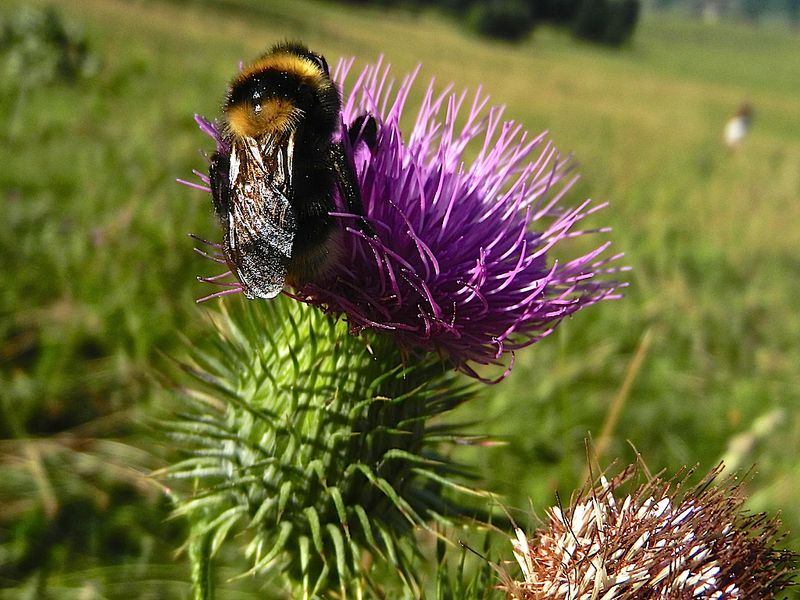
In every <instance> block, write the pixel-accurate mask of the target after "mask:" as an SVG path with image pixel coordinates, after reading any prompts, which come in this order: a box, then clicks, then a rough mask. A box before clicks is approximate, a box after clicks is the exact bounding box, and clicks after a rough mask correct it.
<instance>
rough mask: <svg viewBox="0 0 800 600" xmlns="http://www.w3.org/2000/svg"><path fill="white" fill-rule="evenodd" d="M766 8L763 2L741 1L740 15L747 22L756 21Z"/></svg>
mask: <svg viewBox="0 0 800 600" xmlns="http://www.w3.org/2000/svg"><path fill="white" fill-rule="evenodd" d="M767 8H768V6H767V3H766V2H764V0H742V14H743V15H744V17H745V18H746V19H747V20H748V21H754V22H755V21H758V20H759V19H760V18H761V17H762V15H763V14H764V12H766V10H767Z"/></svg>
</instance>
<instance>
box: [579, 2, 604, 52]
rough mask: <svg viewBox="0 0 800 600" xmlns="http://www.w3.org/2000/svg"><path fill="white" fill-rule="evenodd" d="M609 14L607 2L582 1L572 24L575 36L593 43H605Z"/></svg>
mask: <svg viewBox="0 0 800 600" xmlns="http://www.w3.org/2000/svg"><path fill="white" fill-rule="evenodd" d="M608 12H609V11H608V3H607V2H606V0H581V3H580V5H579V7H578V12H577V14H576V15H575V21H574V22H573V24H572V28H573V31H574V32H575V35H576V36H578V37H579V38H581V39H584V40H589V41H592V42H602V41H604V39H605V35H606V22H607V20H608Z"/></svg>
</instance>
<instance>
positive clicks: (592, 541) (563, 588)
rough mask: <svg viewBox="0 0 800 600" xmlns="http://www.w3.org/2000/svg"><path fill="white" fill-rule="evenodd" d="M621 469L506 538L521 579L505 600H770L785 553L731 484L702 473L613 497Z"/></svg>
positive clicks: (768, 522)
mask: <svg viewBox="0 0 800 600" xmlns="http://www.w3.org/2000/svg"><path fill="white" fill-rule="evenodd" d="M633 473H634V470H633V469H628V470H627V471H626V472H625V473H623V475H622V476H620V477H618V478H616V479H615V480H613V481H608V480H606V479H604V478H603V479H601V480H600V483H599V485H597V486H596V487H595V488H594V489H592V490H586V491H583V492H581V493H580V494H578V495H577V497H576V498H575V499H574V500H573V502H572V504H571V505H570V507H569V509H567V510H566V511H564V510H562V509H561V508H559V507H554V508H551V509H550V510H549V511H548V513H547V515H548V519H547V521H548V522H547V526H546V527H544V528H542V529H540V530H538V531H537V532H536V533H535V534H534V535H533V536H532V537H531V538H530V539H529V538H527V537H526V536H525V535H524V533H523V532H522V531H521V530H519V529H518V530H517V531H516V538H515V539H512V545H513V548H514V557H515V558H516V560H517V563H518V564H519V567H520V569H521V570H522V575H523V577H522V579H519V580H518V579H516V578H514V577H511V576H510V575H508V573H507V572H506V574H505V577H504V579H505V583H504V587H505V589H506V591H507V592H508V597H509V598H514V599H515V600H534V599H535V600H551V599H552V600H556V599H564V600H567V599H570V600H597V599H600V600H618V599H619V600H622V599H623V598H624V599H632V600H683V599H686V600H689V599H696V600H700V599H702V600H735V599H742V600H744V599H754V598H759V599H762V598H772V597H773V595H774V594H775V593H776V592H778V591H779V590H781V589H783V588H785V587H786V586H787V585H789V578H790V575H791V570H792V569H793V567H794V556H793V555H791V554H790V553H788V552H782V551H779V550H777V549H776V548H775V546H776V543H777V541H778V539H779V536H778V529H779V525H780V524H779V521H778V519H777V518H773V519H769V518H767V517H765V516H764V515H747V514H745V513H743V512H742V511H741V508H742V504H743V502H744V495H743V493H742V490H741V484H737V483H736V482H735V480H733V479H727V480H725V481H723V482H722V483H721V484H719V485H718V486H712V480H713V479H714V477H715V476H716V475H717V474H718V471H713V472H712V473H710V474H709V475H708V476H707V477H706V478H705V479H704V481H703V482H702V483H701V484H700V485H698V486H697V487H695V488H692V489H689V490H687V491H684V490H683V485H684V484H685V478H684V479H681V480H678V481H673V482H665V481H663V480H660V479H658V478H656V479H653V480H651V481H649V482H647V483H645V484H643V485H641V486H639V487H638V489H636V490H635V491H634V492H633V493H629V494H625V493H621V491H620V489H619V488H620V486H621V485H622V484H623V483H625V482H626V481H627V480H629V479H630V478H631V476H632V475H633Z"/></svg>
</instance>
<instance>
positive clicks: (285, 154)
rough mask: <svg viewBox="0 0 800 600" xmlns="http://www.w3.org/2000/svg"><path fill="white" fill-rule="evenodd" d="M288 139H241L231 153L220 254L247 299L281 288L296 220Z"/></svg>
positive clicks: (275, 292)
mask: <svg viewBox="0 0 800 600" xmlns="http://www.w3.org/2000/svg"><path fill="white" fill-rule="evenodd" d="M293 152H294V138H293V137H289V138H288V139H285V140H280V139H276V138H274V137H268V138H265V139H255V138H246V139H245V140H243V141H242V142H240V143H236V144H234V145H233V147H232V148H231V156H230V171H229V178H228V181H229V182H230V184H229V185H230V193H229V196H228V211H227V222H226V223H225V227H226V232H225V251H226V253H227V255H228V259H229V261H230V262H231V263H232V266H233V267H234V268H235V270H236V274H237V276H238V277H239V281H241V283H242V284H243V286H244V293H245V295H246V296H247V297H249V298H255V297H258V298H273V297H275V296H277V295H278V294H279V293H280V292H281V290H283V287H284V281H285V279H286V270H287V265H288V263H289V260H290V259H291V256H292V243H293V242H294V237H295V233H296V231H297V219H296V217H295V213H294V209H293V208H292V205H291V202H290V200H289V197H290V196H291V194H292V180H291V179H292V156H293Z"/></svg>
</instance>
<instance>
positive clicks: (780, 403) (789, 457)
mask: <svg viewBox="0 0 800 600" xmlns="http://www.w3.org/2000/svg"><path fill="white" fill-rule="evenodd" d="M13 5H14V6H17V7H18V6H21V4H19V3H13ZM55 5H56V6H57V7H58V9H59V11H60V12H61V14H62V15H63V16H64V17H65V19H66V20H67V21H69V22H70V23H74V24H76V25H78V26H80V27H81V28H82V29H83V30H84V31H85V33H86V35H87V37H88V40H89V44H90V49H91V51H92V52H93V54H94V55H95V57H96V59H97V61H98V62H97V71H96V74H94V75H93V76H92V77H89V78H86V79H84V80H80V81H78V82H76V83H73V84H65V83H56V84H51V85H46V86H40V85H34V84H30V85H29V84H28V83H27V82H25V81H24V77H23V78H22V80H21V81H20V82H18V84H16V85H15V84H14V82H11V83H10V84H9V85H6V86H5V87H4V88H3V92H2V96H0V194H2V204H1V205H0V206H2V223H1V224H0V247H1V248H2V255H3V259H2V270H1V271H0V273H2V285H0V410H1V411H2V413H1V414H0V469H1V470H0V478H2V481H3V483H2V485H0V506H2V507H3V508H2V510H0V598H22V597H28V598H39V597H43V598H44V597H49V596H47V595H44V590H49V591H50V592H51V593H53V594H54V595H53V597H59V598H72V597H75V598H78V597H80V598H114V597H122V596H127V597H130V596H131V593H132V592H131V588H130V587H129V586H130V585H131V582H141V583H140V584H137V585H139V587H138V590H140V592H139V596H137V597H147V598H161V597H185V596H186V594H187V590H188V587H186V585H185V583H184V582H186V581H188V577H189V575H188V562H187V560H186V555H185V553H183V554H181V555H178V557H177V558H176V554H175V551H176V550H177V549H178V547H179V546H180V544H181V543H182V542H183V540H184V535H185V531H184V530H183V526H182V524H181V523H180V522H178V521H174V520H168V515H169V510H170V505H169V502H168V499H167V497H166V495H165V494H164V492H163V490H162V488H161V486H160V485H159V484H157V483H156V482H155V481H154V480H152V479H150V478H149V477H148V473H149V472H150V471H151V470H153V469H157V468H159V467H161V466H163V465H164V460H165V457H166V456H168V455H169V453H170V451H171V449H170V448H169V447H168V442H167V441H166V440H165V439H163V438H160V437H159V436H158V434H157V433H155V432H154V430H153V428H152V426H151V425H152V420H153V419H155V418H157V417H160V416H164V414H165V412H166V411H168V410H170V406H171V403H172V399H171V398H172V392H171V391H170V390H169V385H170V384H169V379H170V375H169V374H170V373H172V372H174V370H175V367H174V365H173V364H172V361H171V359H170V357H172V356H182V355H184V354H185V353H186V349H187V348H188V347H189V346H190V345H191V344H192V343H195V342H198V341H199V340H202V339H203V338H204V337H205V336H208V335H209V333H210V330H211V325H210V321H209V319H208V317H207V314H208V312H209V310H211V311H213V310H214V307H215V304H219V303H230V302H242V301H243V300H241V299H239V298H228V299H223V300H221V301H220V300H215V301H212V302H211V303H210V304H207V305H204V306H198V305H197V304H195V302H194V300H195V298H198V297H200V296H203V295H205V294H206V293H208V289H207V287H206V286H204V285H203V284H201V283H199V282H198V281H196V279H195V277H196V275H205V276H209V275H212V274H215V273H216V272H215V271H214V266H213V265H212V264H211V263H209V262H208V261H207V260H205V259H203V258H202V257H200V256H198V255H197V254H195V253H194V252H193V251H192V247H193V242H192V240H191V239H190V238H189V237H188V236H187V234H188V233H190V232H191V233H195V234H197V235H199V236H200V237H204V238H207V239H217V238H218V237H219V231H218V229H217V225H216V223H215V220H214V217H213V214H212V208H211V202H210V200H209V198H208V197H207V196H206V195H204V194H202V193H201V192H198V191H194V190H190V189H188V188H185V187H182V186H179V185H177V184H176V183H175V179H176V178H181V177H182V178H187V177H190V176H191V170H192V169H193V168H194V169H203V168H204V165H205V162H204V159H203V158H202V156H201V154H200V152H199V150H201V149H202V150H206V151H210V150H211V144H210V143H209V142H210V140H209V139H208V138H207V137H206V136H204V135H203V134H202V133H200V132H199V131H198V130H197V128H196V126H195V124H194V122H193V119H192V116H193V114H194V113H200V114H203V115H207V116H209V117H213V116H215V115H217V114H218V111H219V106H220V103H221V101H222V98H223V95H224V92H225V88H226V85H227V82H228V80H229V79H230V77H231V76H232V74H233V73H234V72H235V70H236V68H237V65H238V63H239V61H241V60H248V59H249V58H252V57H254V56H256V55H257V54H259V53H260V52H262V51H263V50H264V49H265V48H266V47H268V46H269V45H271V44H272V43H274V42H275V41H277V40H281V39H285V38H299V39H302V40H304V41H305V42H306V43H307V44H308V45H309V46H310V47H311V48H313V49H316V50H318V51H320V52H323V53H324V54H325V55H326V56H327V58H328V60H329V62H331V63H334V62H335V60H336V58H337V57H340V56H344V57H350V56H354V57H355V58H356V66H355V68H356V69H357V68H358V67H359V65H363V64H365V63H367V62H371V61H374V60H375V59H376V58H377V57H379V56H381V55H382V56H384V57H385V60H386V61H387V62H389V63H391V64H392V65H393V73H394V74H395V76H396V77H397V78H398V79H400V78H401V77H402V76H403V75H404V74H406V73H407V72H408V71H410V70H411V69H413V68H414V67H415V66H416V65H417V64H421V65H422V67H421V71H420V75H419V78H418V83H419V85H418V86H417V88H416V96H414V97H412V99H411V100H410V104H409V106H413V105H414V98H417V99H418V98H420V97H421V94H422V92H423V91H424V87H425V85H426V84H427V82H428V80H429V79H430V78H432V77H435V78H436V81H437V82H438V85H440V86H442V87H443V86H445V85H446V84H448V83H450V82H452V83H453V84H454V86H455V89H456V90H460V89H462V88H464V89H468V90H475V89H476V88H477V87H478V86H482V88H483V90H485V91H486V92H487V93H488V94H490V95H491V98H492V102H494V103H497V104H504V105H505V106H506V113H505V114H506V116H507V117H508V118H509V119H513V120H516V121H519V122H522V123H523V124H524V125H525V126H526V127H527V128H528V129H529V130H530V131H532V132H539V131H541V130H544V129H547V130H549V132H550V135H551V137H552V140H553V141H554V142H555V144H556V146H557V147H558V148H559V149H560V151H561V152H562V153H564V154H569V153H571V154H573V155H574V157H575V160H576V161H577V162H578V163H579V169H580V173H581V176H582V177H581V180H580V182H579V183H578V184H577V185H576V186H575V187H574V188H573V189H572V191H571V192H570V194H569V196H568V202H567V204H576V203H578V202H580V201H581V200H582V199H584V198H587V197H591V198H593V199H595V200H597V201H608V202H609V203H610V204H609V206H608V207H607V208H605V209H604V210H602V211H600V212H599V213H596V214H595V215H594V216H592V218H591V221H590V222H589V223H588V224H587V226H589V227H605V226H608V227H611V228H612V230H613V231H612V232H611V233H610V234H608V235H607V237H608V238H609V239H611V240H612V241H613V248H614V250H616V251H619V252H624V253H625V257H624V259H623V260H622V261H621V262H620V265H627V266H630V267H631V268H632V270H631V271H630V272H626V273H623V274H621V275H620V277H621V278H623V279H624V280H626V281H628V282H629V286H628V287H627V288H626V289H625V290H624V298H623V299H621V300H618V301H610V302H604V303H601V304H600V305H598V306H593V307H590V308H588V309H587V310H585V311H582V312H580V313H579V314H577V315H576V316H574V317H572V318H571V319H569V320H568V321H565V322H564V323H562V324H561V325H560V326H559V328H558V329H557V330H556V332H555V333H554V334H553V335H552V336H550V337H548V338H546V339H545V340H543V341H541V342H540V343H538V344H536V345H535V346H533V347H531V348H528V349H526V350H523V351H521V352H520V353H519V354H518V356H517V359H516V366H515V368H514V370H513V372H512V373H511V375H510V376H509V377H508V378H507V379H506V380H505V381H503V382H502V383H500V384H498V385H494V386H486V387H485V388H483V390H482V392H481V396H480V398H478V399H476V400H475V401H474V403H473V404H472V405H471V406H468V407H466V408H465V409H464V410H462V411H461V412H460V413H459V414H457V415H455V416H454V418H456V419H459V420H463V421H476V422H477V424H476V425H475V426H474V428H473V429H474V430H475V431H476V432H488V433H491V434H492V435H493V436H494V437H495V438H497V439H498V440H500V441H502V442H503V444H502V445H494V446H487V447H483V448H480V449H479V450H476V449H462V450H458V451H457V452H458V454H457V458H460V459H461V460H463V461H466V462H471V463H472V464H475V465H476V466H477V471H478V474H479V476H480V477H481V480H482V483H483V485H484V486H485V487H487V488H488V489H491V490H494V491H496V492H497V493H498V494H501V495H502V498H503V502H504V503H505V504H507V505H508V506H516V507H521V508H528V507H530V506H532V507H533V508H534V510H535V512H536V513H537V514H538V515H539V516H541V515H543V513H544V510H545V509H546V508H547V507H548V506H551V505H553V504H555V503H556V496H557V495H559V496H560V497H561V498H562V499H563V501H564V502H566V501H567V499H568V498H569V496H570V494H571V492H572V491H573V490H574V489H576V487H579V486H580V485H581V483H582V482H583V481H584V478H585V475H586V469H587V455H589V454H592V455H595V454H599V456H596V457H595V458H593V459H592V460H593V461H595V462H596V463H597V464H600V465H602V466H606V465H608V464H610V463H612V462H614V461H617V463H618V464H625V463H628V462H633V461H635V460H637V453H638V454H639V455H641V461H642V462H643V463H644V464H645V465H646V466H647V469H649V471H650V472H652V473H658V472H660V471H662V470H664V471H665V472H666V474H667V475H669V474H672V473H674V472H676V471H678V470H679V469H680V468H681V467H683V466H694V465H697V467H698V471H699V472H700V473H704V472H706V471H708V470H710V469H711V468H712V467H714V466H715V465H717V464H718V463H719V462H720V461H721V460H723V459H724V460H725V461H726V464H728V466H729V467H730V468H731V470H732V471H733V470H736V471H739V472H741V473H744V472H746V471H748V470H750V474H749V478H748V479H747V483H746V485H747V490H748V493H749V495H750V499H749V501H748V504H747V507H748V508H749V509H750V510H752V511H767V512H768V513H770V514H774V513H777V512H780V513H781V517H782V520H783V523H784V526H785V529H786V530H787V532H788V535H787V538H786V539H785V541H784V545H785V547H787V548H791V549H793V550H795V551H800V502H798V496H800V458H798V457H799V456H800V304H798V302H799V300H798V299H800V60H797V57H798V56H800V35H798V34H797V32H795V33H794V34H793V33H792V32H790V31H789V30H788V29H786V28H784V27H781V26H778V25H776V24H765V25H763V26H760V27H751V26H745V25H734V24H724V23H719V24H704V23H699V22H692V21H688V20H685V19H684V18H681V17H678V16H661V15H653V14H646V15H645V17H644V18H643V21H642V23H641V24H640V26H639V28H638V30H637V32H636V35H635V38H634V40H633V43H632V44H631V45H630V46H629V47H625V48H623V49H621V50H607V49H604V48H598V47H595V46H590V45H586V44H583V43H578V42H576V41H574V40H573V39H572V38H571V37H570V36H568V35H566V34H564V33H562V32H559V31H557V30H554V29H548V28H539V29H537V30H536V31H535V32H534V34H533V36H532V37H531V38H530V39H529V40H527V41H525V42H523V43H521V44H519V45H508V44H505V43H499V42H492V41H487V40H484V39H480V38H477V37H475V36H474V35H472V34H470V33H469V32H467V31H466V30H464V29H463V28H462V27H459V26H458V24H456V23H454V22H453V21H451V20H450V19H448V18H447V17H445V16H442V15H439V14H436V13H430V12H421V13H410V12H390V11H385V10H381V11H378V10H374V9H368V8H363V7H362V8H356V7H353V6H349V5H347V6H345V5H339V4H335V3H317V2H311V1H310V0H296V1H294V2H280V1H277V0H271V1H268V2H259V1H258V0H225V1H222V2H214V3H212V2H201V1H199V0H198V1H190V0H186V1H179V0H174V1H166V0H137V1H129V0H82V1H81V2H73V1H70V0H63V1H61V2H56V3H55ZM11 10H12V7H9V6H6V7H4V8H3V9H0V14H5V15H7V14H10V11H11ZM21 90H24V91H21ZM21 93H24V97H23V100H22V101H20V100H19V94H21ZM745 100H746V101H748V102H750V103H751V104H752V105H753V107H754V111H755V119H754V125H753V128H752V132H751V135H749V137H748V138H747V139H746V140H745V142H744V144H743V145H742V146H741V147H740V148H738V149H737V150H736V151H730V150H728V149H727V148H726V147H725V145H724V144H723V142H722V130H723V126H724V123H725V121H726V120H727V118H728V117H729V116H730V115H731V114H732V113H733V112H734V111H735V110H736V108H737V106H738V105H739V104H740V103H741V102H742V101H745ZM601 237H602V236H601ZM598 240H599V238H598ZM585 243H586V242H585V241H584V240H576V241H575V243H574V244H573V245H572V246H571V247H569V244H567V245H566V246H565V247H564V248H563V249H559V250H558V251H557V252H564V257H565V258H568V257H569V256H570V255H574V254H575V252H576V251H577V249H580V248H585ZM587 437H588V438H591V440H592V442H591V443H590V444H589V448H590V449H589V450H587V441H586V440H587ZM751 468H752V469H751ZM514 516H515V518H518V519H520V520H522V521H524V520H525V517H524V516H523V515H522V514H521V513H516V512H515V513H514ZM534 524H535V523H534ZM504 551H507V555H506V556H505V557H504V558H510V557H511V553H510V545H509V547H507V548H505V549H504ZM87 582H91V583H90V584H87ZM242 585H244V584H242ZM12 586H16V587H14V589H9V591H8V593H7V594H6V593H4V592H3V590H2V588H4V587H6V588H11V587H12ZM87 586H88V587H87ZM92 586H94V587H92ZM236 586H237V584H231V588H230V590H231V591H230V592H229V594H227V595H222V596H221V597H224V598H229V597H230V598H235V597H239V596H237V595H235V594H234V591H233V590H234V589H235V588H236ZM87 589H89V591H88V592H87V591H86V590H87ZM56 590H57V591H58V592H57V593H56ZM23 592H24V593H25V594H28V595H27V596H23V595H21V594H23ZM81 592H83V593H84V594H89V595H79V594H80V593H81ZM91 594H96V595H91ZM242 594H243V595H242V596H241V597H245V596H244V592H242ZM134 595H135V593H134ZM247 597H251V596H247Z"/></svg>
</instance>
